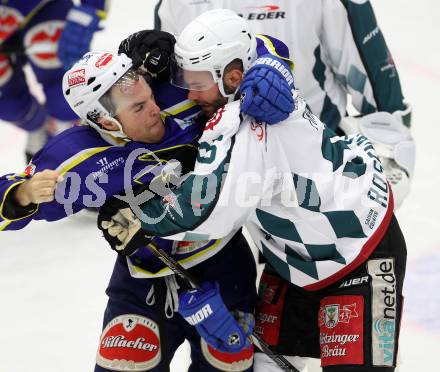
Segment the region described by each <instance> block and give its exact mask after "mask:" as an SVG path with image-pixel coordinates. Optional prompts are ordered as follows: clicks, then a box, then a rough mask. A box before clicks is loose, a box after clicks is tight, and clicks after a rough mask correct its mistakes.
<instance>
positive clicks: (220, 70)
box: [171, 9, 256, 101]
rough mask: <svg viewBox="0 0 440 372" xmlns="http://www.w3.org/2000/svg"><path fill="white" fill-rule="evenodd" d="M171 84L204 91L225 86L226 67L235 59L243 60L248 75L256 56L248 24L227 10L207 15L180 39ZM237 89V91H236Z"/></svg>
mask: <svg viewBox="0 0 440 372" xmlns="http://www.w3.org/2000/svg"><path fill="white" fill-rule="evenodd" d="M174 54H175V60H174V62H173V66H172V76H171V83H172V84H174V85H176V86H178V87H181V88H185V89H189V90H197V91H203V90H208V89H209V88H211V87H212V86H213V85H214V84H216V83H217V84H218V87H219V90H220V93H221V94H222V95H223V96H224V97H226V98H228V100H229V101H232V100H233V99H234V96H235V93H236V92H233V93H231V94H228V93H226V91H225V87H224V84H223V75H224V70H225V67H226V66H227V65H228V64H229V63H230V62H232V61H233V60H235V59H239V60H241V62H242V63H243V69H244V71H247V70H248V69H249V67H250V65H251V63H252V62H253V61H254V59H255V55H256V40H255V36H254V34H253V33H252V31H251V28H250V26H249V24H248V23H247V22H246V21H245V20H244V19H243V18H242V17H240V16H238V15H237V14H236V13H234V12H233V11H231V10H228V9H214V10H210V11H208V12H205V13H203V14H201V15H200V16H198V17H197V18H195V19H194V20H193V21H192V22H191V23H189V24H188V25H187V26H186V27H185V28H184V29H183V31H182V33H181V34H180V36H179V37H178V38H177V42H176V44H175V46H174ZM237 89H238V88H237Z"/></svg>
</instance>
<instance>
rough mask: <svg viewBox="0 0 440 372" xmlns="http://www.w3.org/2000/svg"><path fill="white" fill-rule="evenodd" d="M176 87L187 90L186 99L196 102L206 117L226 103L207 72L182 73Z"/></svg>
mask: <svg viewBox="0 0 440 372" xmlns="http://www.w3.org/2000/svg"><path fill="white" fill-rule="evenodd" d="M175 85H176V84H175ZM178 86H182V87H184V88H186V89H188V90H189V93H188V99H191V100H193V101H196V102H197V104H198V105H199V106H200V107H201V108H202V111H203V112H204V113H205V115H206V116H207V117H210V116H212V114H214V112H216V111H217V110H218V109H219V108H220V107H222V106H224V105H225V104H226V103H227V99H226V98H225V97H223V96H222V95H221V93H220V90H219V89H218V84H217V83H216V82H215V81H214V79H213V78H212V75H211V73H210V72H208V71H183V77H182V79H181V84H180V85H178Z"/></svg>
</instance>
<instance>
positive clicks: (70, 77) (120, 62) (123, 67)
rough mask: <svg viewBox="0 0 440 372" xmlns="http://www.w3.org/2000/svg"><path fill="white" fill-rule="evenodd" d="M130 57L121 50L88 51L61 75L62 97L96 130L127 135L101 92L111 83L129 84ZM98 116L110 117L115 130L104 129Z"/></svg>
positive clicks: (133, 77) (133, 76)
mask: <svg viewBox="0 0 440 372" xmlns="http://www.w3.org/2000/svg"><path fill="white" fill-rule="evenodd" d="M131 67H132V61H131V59H130V58H129V57H127V56H126V55H125V54H116V53H111V52H88V53H86V54H85V55H84V56H83V57H82V58H81V59H80V60H79V61H78V62H76V63H75V64H74V65H73V66H72V67H71V68H70V69H69V70H68V71H66V73H65V74H64V77H63V93H64V98H65V99H66V101H67V102H68V104H69V105H70V107H71V108H72V110H73V111H74V112H75V113H76V114H77V115H78V116H79V117H80V118H82V119H84V120H86V121H87V123H88V124H89V125H90V126H91V127H93V128H94V129H96V130H98V131H99V132H102V133H105V134H110V135H111V136H113V137H118V138H124V139H127V136H126V135H125V133H124V132H123V130H122V126H121V124H120V123H119V121H118V120H117V119H115V116H116V115H117V112H115V107H114V106H115V105H114V103H112V102H109V99H105V94H106V93H107V92H108V91H109V90H110V89H111V88H112V87H113V86H115V85H118V86H120V85H123V86H129V85H130V82H133V81H137V80H136V79H138V76H137V73H136V71H134V70H133V69H131ZM98 118H106V119H108V120H111V121H113V122H114V123H115V124H116V125H117V126H118V128H119V130H118V131H109V130H106V129H104V128H103V127H102V126H101V125H100V124H99V123H98V122H97V119H98Z"/></svg>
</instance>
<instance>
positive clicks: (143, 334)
mask: <svg viewBox="0 0 440 372" xmlns="http://www.w3.org/2000/svg"><path fill="white" fill-rule="evenodd" d="M160 360H161V352H160V339H159V327H158V326H157V324H156V323H155V322H154V321H153V320H151V319H149V318H146V317H143V316H140V315H133V314H127V315H120V316H118V317H116V318H114V319H113V320H111V321H110V322H109V323H108V324H107V326H106V327H105V329H104V331H103V332H102V336H101V340H100V345H99V350H98V353H97V355H96V363H97V364H98V365H99V366H101V367H103V368H106V369H110V370H116V371H146V370H149V369H152V368H154V367H155V366H157V365H158V364H159V363H160Z"/></svg>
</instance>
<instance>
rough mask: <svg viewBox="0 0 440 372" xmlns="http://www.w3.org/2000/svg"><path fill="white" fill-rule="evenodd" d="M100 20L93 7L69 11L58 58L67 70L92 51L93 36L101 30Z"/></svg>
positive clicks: (59, 43)
mask: <svg viewBox="0 0 440 372" xmlns="http://www.w3.org/2000/svg"><path fill="white" fill-rule="evenodd" d="M100 20H101V18H100V17H99V16H98V15H97V13H96V9H95V8H94V7H92V6H88V5H80V6H74V7H72V9H70V10H69V13H68V14H67V17H66V25H65V27H64V30H63V32H62V34H61V37H60V40H59V42H58V57H59V59H60V60H61V62H62V63H63V66H64V68H65V69H68V68H70V67H71V66H72V65H73V64H74V63H75V62H76V61H77V60H79V59H80V58H81V57H82V56H83V55H84V54H85V53H86V52H88V51H89V50H90V43H91V41H92V37H93V34H94V33H95V31H97V30H99V29H100V28H99V21H100Z"/></svg>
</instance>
